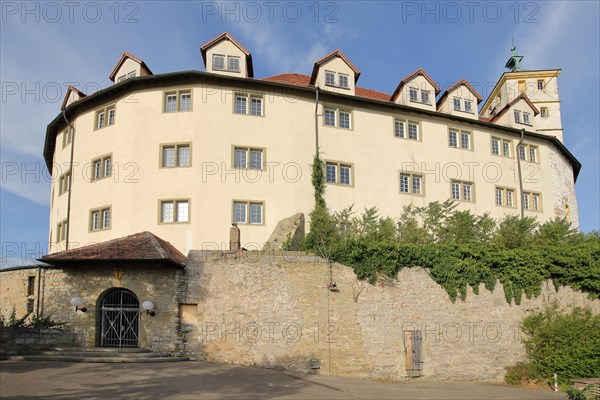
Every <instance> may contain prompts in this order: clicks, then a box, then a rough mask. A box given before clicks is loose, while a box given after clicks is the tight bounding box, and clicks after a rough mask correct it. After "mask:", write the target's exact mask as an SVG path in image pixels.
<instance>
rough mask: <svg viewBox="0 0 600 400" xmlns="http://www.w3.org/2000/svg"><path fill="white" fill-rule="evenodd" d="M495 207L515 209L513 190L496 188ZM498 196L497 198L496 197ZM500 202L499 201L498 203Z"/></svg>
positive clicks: (514, 191) (514, 192)
mask: <svg viewBox="0 0 600 400" xmlns="http://www.w3.org/2000/svg"><path fill="white" fill-rule="evenodd" d="M495 191H496V196H495V198H496V200H495V203H496V206H498V207H507V208H516V206H517V205H516V202H515V194H516V190H515V189H514V188H508V187H502V186H496V189H495ZM498 196H499V197H498ZM498 200H500V201H498Z"/></svg>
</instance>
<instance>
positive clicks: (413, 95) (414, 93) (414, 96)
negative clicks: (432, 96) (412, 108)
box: [408, 87, 419, 102]
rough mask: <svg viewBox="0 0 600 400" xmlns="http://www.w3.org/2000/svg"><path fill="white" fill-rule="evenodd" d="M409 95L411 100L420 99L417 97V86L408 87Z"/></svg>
mask: <svg viewBox="0 0 600 400" xmlns="http://www.w3.org/2000/svg"><path fill="white" fill-rule="evenodd" d="M408 96H409V98H410V101H414V102H416V101H419V99H418V97H417V89H416V88H413V87H411V88H408Z"/></svg>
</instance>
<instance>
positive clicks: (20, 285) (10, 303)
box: [0, 266, 44, 319]
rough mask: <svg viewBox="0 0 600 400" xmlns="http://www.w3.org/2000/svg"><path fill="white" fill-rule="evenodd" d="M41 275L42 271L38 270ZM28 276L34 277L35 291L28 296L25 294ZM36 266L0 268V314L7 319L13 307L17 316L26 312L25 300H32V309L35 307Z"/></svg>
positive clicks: (21, 315)
mask: <svg viewBox="0 0 600 400" xmlns="http://www.w3.org/2000/svg"><path fill="white" fill-rule="evenodd" d="M39 272H41V274H42V275H43V273H44V271H43V270H42V271H39ZM29 277H35V292H34V295H32V296H30V295H28V294H27V286H28V285H27V284H28V279H29ZM37 283H38V268H37V267H36V266H31V267H16V268H8V269H5V270H0V314H1V315H2V316H3V317H4V318H6V319H8V318H9V316H10V314H11V312H12V310H13V308H14V310H15V315H16V317H17V318H20V317H23V316H24V315H25V314H27V301H29V300H33V301H34V305H33V306H34V309H36V307H37V290H38V285H37Z"/></svg>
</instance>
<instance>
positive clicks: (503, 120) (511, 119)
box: [490, 93, 540, 131]
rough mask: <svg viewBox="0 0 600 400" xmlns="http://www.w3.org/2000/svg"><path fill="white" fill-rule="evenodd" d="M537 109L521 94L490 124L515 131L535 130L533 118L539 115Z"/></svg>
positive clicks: (493, 118)
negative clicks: (507, 127) (514, 129)
mask: <svg viewBox="0 0 600 400" xmlns="http://www.w3.org/2000/svg"><path fill="white" fill-rule="evenodd" d="M539 113H540V112H539V110H538V109H537V107H536V106H535V105H534V104H533V103H532V102H531V100H529V97H527V95H526V94H525V93H521V94H520V95H519V96H517V97H516V98H515V99H514V100H513V101H511V102H510V103H508V104H507V105H505V106H504V107H503V108H502V109H501V110H500V111H498V112H497V113H496V115H494V116H493V117H492V119H491V120H490V122H493V123H496V124H499V125H504V126H509V127H511V128H516V129H527V130H530V131H532V130H534V129H535V119H534V117H535V116H537V115H538V114H539Z"/></svg>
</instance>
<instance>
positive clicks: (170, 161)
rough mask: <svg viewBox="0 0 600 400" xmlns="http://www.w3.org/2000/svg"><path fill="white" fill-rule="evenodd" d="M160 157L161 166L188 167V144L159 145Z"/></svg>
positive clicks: (189, 162) (189, 159) (189, 154)
mask: <svg viewBox="0 0 600 400" xmlns="http://www.w3.org/2000/svg"><path fill="white" fill-rule="evenodd" d="M161 157H162V161H161V166H162V167H163V168H173V167H189V166H190V165H191V153H190V144H188V143H181V144H168V145H161Z"/></svg>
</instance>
